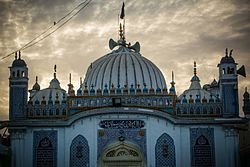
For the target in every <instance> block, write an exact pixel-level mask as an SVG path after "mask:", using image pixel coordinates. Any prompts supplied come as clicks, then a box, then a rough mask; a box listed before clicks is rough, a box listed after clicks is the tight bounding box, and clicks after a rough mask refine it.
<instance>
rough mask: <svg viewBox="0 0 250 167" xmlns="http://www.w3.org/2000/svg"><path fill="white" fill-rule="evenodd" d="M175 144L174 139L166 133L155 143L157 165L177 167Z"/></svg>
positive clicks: (158, 166)
mask: <svg viewBox="0 0 250 167" xmlns="http://www.w3.org/2000/svg"><path fill="white" fill-rule="evenodd" d="M175 161H176V160H175V145H174V140H173V139H172V138H171V137H170V136H169V135H168V134H166V133H164V134H162V135H161V136H160V137H159V138H158V139H157V142H156V145H155V164H156V165H155V166H156V167H175V166H176V162H175Z"/></svg>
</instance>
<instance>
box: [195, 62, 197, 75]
mask: <svg viewBox="0 0 250 167" xmlns="http://www.w3.org/2000/svg"><path fill="white" fill-rule="evenodd" d="M196 70H197V69H196V61H194V75H195V76H196V74H197V71H196Z"/></svg>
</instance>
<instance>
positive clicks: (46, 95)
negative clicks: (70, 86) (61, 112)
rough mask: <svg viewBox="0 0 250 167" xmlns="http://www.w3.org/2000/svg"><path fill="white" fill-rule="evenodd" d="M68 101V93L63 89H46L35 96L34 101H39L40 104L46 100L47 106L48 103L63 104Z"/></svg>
mask: <svg viewBox="0 0 250 167" xmlns="http://www.w3.org/2000/svg"><path fill="white" fill-rule="evenodd" d="M65 99H66V91H65V90H63V89H54V88H46V89H42V90H40V91H38V92H36V93H35V94H34V96H33V97H32V101H34V102H35V101H39V102H40V103H41V102H42V101H43V100H44V101H46V104H48V101H52V102H55V101H56V100H58V101H59V102H61V101H62V100H65Z"/></svg>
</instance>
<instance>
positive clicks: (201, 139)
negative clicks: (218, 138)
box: [190, 128, 215, 167]
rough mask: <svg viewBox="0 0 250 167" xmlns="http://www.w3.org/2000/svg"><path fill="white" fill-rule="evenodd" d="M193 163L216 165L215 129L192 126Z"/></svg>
mask: <svg viewBox="0 0 250 167" xmlns="http://www.w3.org/2000/svg"><path fill="white" fill-rule="evenodd" d="M190 151H191V165H192V166H195V167H214V166H215V155H214V129H213V128H190Z"/></svg>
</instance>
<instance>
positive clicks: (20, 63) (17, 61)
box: [12, 51, 27, 67]
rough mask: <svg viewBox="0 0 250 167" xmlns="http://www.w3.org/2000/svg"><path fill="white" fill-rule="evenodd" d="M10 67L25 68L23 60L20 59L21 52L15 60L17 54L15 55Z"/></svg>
mask: <svg viewBox="0 0 250 167" xmlns="http://www.w3.org/2000/svg"><path fill="white" fill-rule="evenodd" d="M12 67H27V64H26V63H25V61H24V60H22V59H21V52H20V51H19V58H18V59H17V52H16V53H15V60H14V61H13V63H12Z"/></svg>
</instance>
